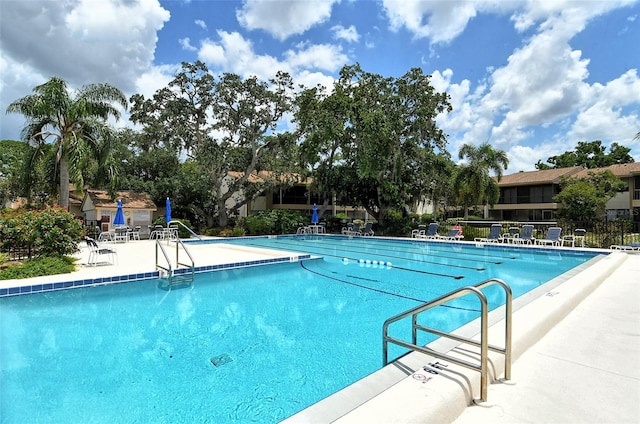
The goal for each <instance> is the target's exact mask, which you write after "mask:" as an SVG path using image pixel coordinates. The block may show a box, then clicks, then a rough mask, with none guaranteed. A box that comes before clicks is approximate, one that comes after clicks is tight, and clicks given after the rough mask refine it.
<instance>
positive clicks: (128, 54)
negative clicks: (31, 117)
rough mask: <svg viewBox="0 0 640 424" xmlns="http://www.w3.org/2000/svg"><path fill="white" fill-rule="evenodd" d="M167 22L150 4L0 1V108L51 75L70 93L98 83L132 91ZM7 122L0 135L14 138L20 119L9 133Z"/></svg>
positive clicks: (166, 15)
mask: <svg viewBox="0 0 640 424" xmlns="http://www.w3.org/2000/svg"><path fill="white" fill-rule="evenodd" d="M168 19H169V12H168V11H166V10H165V9H163V8H162V7H161V6H160V4H159V3H158V1H157V0H137V1H128V2H122V1H115V0H102V1H99V2H96V1H90V0H69V1H65V2H57V1H55V2H54V1H23V2H18V1H8V2H3V3H2V13H1V14H0V31H1V33H0V35H1V36H0V40H1V41H0V43H1V44H0V57H2V58H3V65H2V66H3V72H2V74H1V75H0V79H1V81H2V83H1V84H0V85H1V86H2V87H3V89H2V98H1V99H0V109H1V110H3V111H4V110H6V107H7V105H8V103H9V102H11V101H13V100H17V99H18V98H21V97H23V96H25V95H27V94H29V93H31V90H32V89H33V87H35V86H36V85H38V84H41V83H43V82H45V81H46V80H47V79H49V78H50V77H51V76H54V75H55V76H58V77H60V78H63V79H64V80H65V81H67V82H68V84H69V87H70V88H72V89H73V88H79V87H80V86H82V85H84V84H89V83H94V82H95V83H97V82H100V83H103V82H106V83H110V84H112V85H114V86H116V87H118V88H120V89H121V90H122V91H123V92H125V94H133V93H134V92H135V90H136V85H135V81H136V80H137V79H138V78H139V76H140V75H142V74H144V73H145V72H147V71H148V70H149V69H151V67H152V62H153V58H154V51H155V45H156V42H157V31H158V30H160V29H161V28H162V27H163V25H164V23H165V22H166V21H168ZM17 22H19V23H20V25H16V23H17ZM27 28H28V30H26V29H27ZM7 118H8V119H5V118H4V117H3V120H2V130H1V131H2V137H3V138H17V137H18V134H19V130H20V127H21V126H22V125H23V124H24V122H23V119H22V117H19V118H20V119H19V121H20V124H19V127H18V128H16V127H13V125H12V123H13V122H15V121H14V119H13V118H9V117H7Z"/></svg>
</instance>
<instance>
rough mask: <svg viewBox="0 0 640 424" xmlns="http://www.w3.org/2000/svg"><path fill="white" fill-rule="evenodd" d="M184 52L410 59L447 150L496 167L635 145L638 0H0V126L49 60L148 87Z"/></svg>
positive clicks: (320, 60)
mask: <svg viewBox="0 0 640 424" xmlns="http://www.w3.org/2000/svg"><path fill="white" fill-rule="evenodd" d="M196 60H201V61H203V62H204V63H205V64H206V65H207V67H208V68H209V69H210V71H211V72H213V73H215V74H218V73H221V72H231V73H235V74H238V75H240V76H242V77H248V76H252V75H255V76H257V77H258V78H260V79H262V80H264V81H267V80H268V79H269V78H272V77H273V76H274V75H275V74H276V72H278V71H286V72H288V73H289V74H290V75H291V76H292V77H293V79H294V81H295V82H296V84H303V85H305V86H307V87H313V86H315V85H316V84H323V85H325V86H331V85H332V83H333V81H334V79H336V78H337V76H338V74H339V72H340V69H341V68H342V67H343V66H345V65H351V64H355V63H359V64H360V66H361V67H362V68H363V70H364V71H366V72H370V73H375V74H380V75H382V76H384V77H400V76H402V75H404V74H405V73H407V72H409V70H410V69H412V68H416V67H419V68H422V70H423V72H424V73H426V74H429V75H431V76H432V79H431V83H432V85H433V86H434V87H435V88H436V90H438V91H441V92H447V93H448V94H449V95H450V101H451V104H452V106H453V111H452V112H450V113H447V114H444V115H440V116H438V118H437V124H438V126H439V127H440V128H442V129H443V130H444V131H445V133H446V134H447V135H448V145H447V149H448V150H449V151H450V152H451V154H452V155H453V157H454V159H456V160H457V158H458V149H459V147H460V146H461V145H462V144H474V145H478V144H481V143H484V142H488V143H490V144H491V145H492V146H493V147H494V148H496V149H500V150H503V151H505V152H506V153H507V155H508V158H509V167H508V169H507V170H506V171H505V174H510V173H513V172H519V171H529V170H534V169H535V164H536V162H537V161H538V160H542V161H543V162H545V161H546V160H547V159H548V158H549V157H550V156H554V155H558V154H561V153H563V152H566V151H569V150H573V149H574V148H575V146H576V145H577V143H578V142H580V141H587V142H589V141H594V140H601V141H602V143H603V145H604V146H606V147H607V151H609V146H610V145H611V143H614V142H615V143H618V144H620V145H623V146H626V147H628V148H630V149H631V155H632V156H633V157H634V159H635V160H636V161H640V140H634V137H635V135H636V134H637V133H638V132H640V75H639V68H640V0H601V1H595V0H529V1H524V0H478V1H465V0H456V1H452V0H451V1H447V0H380V1H375V0H307V1H304V0H243V1H234V0H199V1H198V0H172V1H161V0H47V1H39V0H0V110H1V112H2V113H0V139H20V131H21V129H22V127H23V126H24V124H25V121H24V118H23V117H22V116H21V115H19V114H6V113H5V112H6V109H7V106H8V105H9V104H10V103H11V102H12V101H14V100H17V99H19V98H21V97H23V96H26V95H28V94H30V93H31V91H32V89H33V87H35V86H37V85H39V84H42V83H44V82H46V81H47V80H48V79H49V78H50V77H52V76H57V77H60V78H62V79H64V80H65V81H67V83H68V84H69V86H70V88H72V89H77V88H80V87H81V86H82V85H85V84H90V83H109V84H112V85H114V86H116V87H118V88H119V89H120V90H122V91H123V92H124V93H125V94H126V95H127V97H130V96H131V95H133V94H137V93H139V94H143V95H144V96H145V97H150V96H152V95H153V93H154V92H155V91H156V90H157V89H159V88H162V87H165V86H166V84H167V83H168V82H169V81H171V79H172V78H173V76H174V75H175V73H176V72H177V71H178V70H179V67H180V64H181V62H195V61H196ZM116 125H117V126H119V127H124V126H132V124H131V123H130V122H129V121H128V115H127V113H126V111H123V117H122V119H120V121H119V122H118V123H116ZM283 126H286V123H283Z"/></svg>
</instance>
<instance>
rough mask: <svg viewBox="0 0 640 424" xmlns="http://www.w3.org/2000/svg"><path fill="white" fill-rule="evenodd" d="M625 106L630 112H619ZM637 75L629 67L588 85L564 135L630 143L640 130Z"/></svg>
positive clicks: (638, 79)
mask: <svg viewBox="0 0 640 424" xmlns="http://www.w3.org/2000/svg"><path fill="white" fill-rule="evenodd" d="M625 106H629V107H631V108H632V110H635V112H633V111H628V112H627V113H626V114H625V113H623V108H624V107H625ZM639 111H640V78H639V77H638V74H637V70H635V69H632V70H629V71H627V72H626V73H624V74H623V75H621V76H620V77H619V78H616V79H615V80H612V81H609V82H608V83H607V84H606V85H604V86H603V85H601V84H594V85H593V86H591V87H589V89H588V92H587V95H586V101H585V103H584V106H583V108H582V110H580V112H579V113H578V115H577V118H576V119H575V122H574V123H573V125H572V127H571V130H570V131H569V132H568V134H567V136H568V137H569V138H571V139H574V140H576V141H593V140H614V141H617V142H618V143H620V144H627V143H630V142H631V140H632V139H633V137H634V136H635V134H636V133H637V131H638V129H640V112H639Z"/></svg>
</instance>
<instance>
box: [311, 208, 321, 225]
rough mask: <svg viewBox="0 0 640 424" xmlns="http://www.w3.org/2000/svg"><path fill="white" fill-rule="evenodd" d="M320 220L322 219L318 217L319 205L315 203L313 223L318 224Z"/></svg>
mask: <svg viewBox="0 0 640 424" xmlns="http://www.w3.org/2000/svg"><path fill="white" fill-rule="evenodd" d="M318 221H320V220H319V219H318V207H317V206H316V204H315V203H314V204H313V214H312V215H311V223H312V224H317V223H318Z"/></svg>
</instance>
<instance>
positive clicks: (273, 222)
mask: <svg viewBox="0 0 640 424" xmlns="http://www.w3.org/2000/svg"><path fill="white" fill-rule="evenodd" d="M308 222H309V218H308V217H306V216H304V215H302V214H301V213H300V212H298V211H288V210H283V209H272V210H268V211H259V212H257V213H255V214H254V215H251V216H248V217H246V218H245V219H244V226H245V227H246V229H247V232H248V233H249V234H250V235H252V236H257V235H265V234H293V233H295V232H296V230H297V229H298V226H299V225H300V224H304V223H308Z"/></svg>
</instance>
